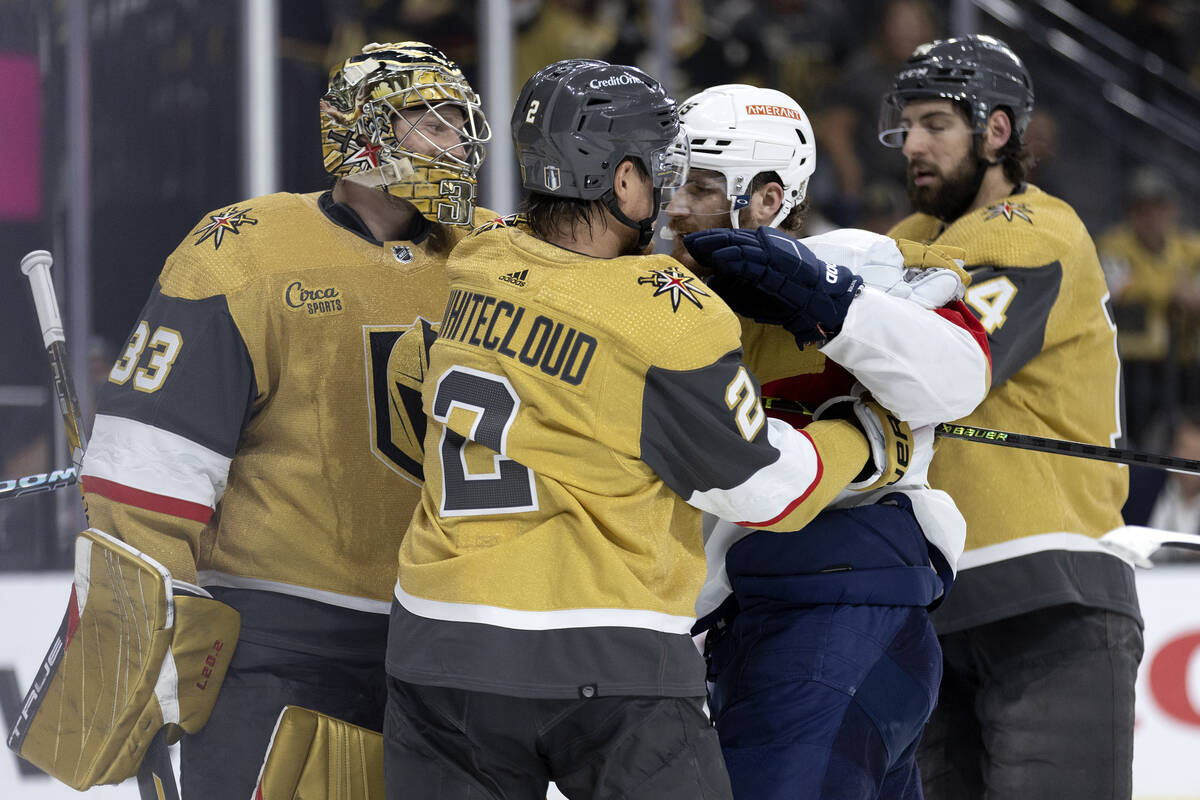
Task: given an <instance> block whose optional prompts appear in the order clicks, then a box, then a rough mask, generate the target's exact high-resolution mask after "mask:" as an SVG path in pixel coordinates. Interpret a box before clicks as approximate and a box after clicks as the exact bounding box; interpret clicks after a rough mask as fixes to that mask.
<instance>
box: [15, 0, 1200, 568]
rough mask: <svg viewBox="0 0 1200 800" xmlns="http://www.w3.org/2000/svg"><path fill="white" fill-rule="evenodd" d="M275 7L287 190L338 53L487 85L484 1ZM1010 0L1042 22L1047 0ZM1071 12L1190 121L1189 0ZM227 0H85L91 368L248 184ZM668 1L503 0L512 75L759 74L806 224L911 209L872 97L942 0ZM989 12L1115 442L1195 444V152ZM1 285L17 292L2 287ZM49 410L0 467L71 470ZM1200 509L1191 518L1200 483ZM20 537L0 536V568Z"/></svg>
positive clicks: (315, 170) (59, 23) (55, 31)
mask: <svg viewBox="0 0 1200 800" xmlns="http://www.w3.org/2000/svg"><path fill="white" fill-rule="evenodd" d="M280 5H281V17H280V25H281V39H280V55H281V60H282V73H281V87H280V90H281V97H280V109H281V114H282V115H283V119H282V125H281V130H282V131H284V132H285V133H286V136H284V137H283V140H282V142H281V144H282V153H281V156H282V165H281V166H282V174H281V178H282V186H281V188H282V189H283V190H285V191H296V192H307V191H313V190H314V189H319V188H322V187H324V186H326V185H327V184H328V178H327V176H326V175H325V172H324V170H323V168H322V164H321V162H320V160H319V158H315V157H314V156H313V154H314V153H319V152H320V144H319V141H318V136H319V130H318V126H317V124H316V118H317V116H316V111H315V103H314V98H316V97H318V96H319V95H320V94H321V92H322V91H323V90H324V87H325V84H326V81H327V78H328V74H329V69H330V67H331V66H333V65H335V64H337V63H340V62H341V61H342V60H343V59H344V58H346V57H347V56H349V55H351V54H352V53H355V52H357V51H358V48H359V47H361V45H362V43H363V42H369V41H402V40H405V39H420V40H425V41H429V42H433V43H436V44H437V45H438V46H439V47H441V48H442V49H443V50H445V51H446V52H447V53H448V54H449V55H450V56H451V57H452V58H454V59H456V60H457V61H458V62H459V64H460V65H461V66H462V68H463V71H464V72H465V73H466V75H467V76H468V78H469V79H471V80H472V82H473V83H474V84H475V85H476V86H477V87H479V86H480V85H481V84H482V81H481V76H480V75H479V69H480V47H479V40H478V31H479V14H480V13H481V12H480V9H481V6H482V4H481V3H479V2H476V0H289V2H288V3H286V4H280ZM1016 5H1018V6H1020V7H1022V8H1023V9H1025V10H1026V11H1027V12H1028V13H1029V16H1030V18H1033V16H1034V14H1033V12H1034V11H1035V10H1037V9H1036V8H1035V7H1040V6H1042V5H1044V3H1042V2H1040V0H1019V1H1018V2H1017V3H1016ZM1073 5H1074V6H1075V7H1076V8H1078V9H1079V10H1080V11H1083V12H1084V13H1086V14H1087V15H1088V16H1090V18H1091V19H1092V20H1094V21H1095V22H1097V23H1099V24H1101V25H1104V26H1106V27H1107V28H1108V29H1109V30H1110V31H1115V32H1118V33H1119V35H1120V37H1123V39H1124V40H1125V41H1127V42H1128V43H1129V44H1131V45H1133V46H1135V47H1136V48H1142V49H1143V50H1145V51H1146V52H1147V53H1149V54H1150V55H1149V56H1148V57H1147V58H1146V59H1144V60H1145V61H1146V65H1145V66H1146V67H1148V69H1144V70H1141V71H1139V72H1136V73H1133V74H1134V75H1135V76H1137V77H1136V80H1134V84H1135V85H1130V86H1129V87H1128V88H1130V89H1132V90H1134V91H1136V92H1139V93H1141V94H1142V96H1144V97H1152V96H1154V95H1155V94H1156V93H1161V87H1160V84H1161V83H1162V81H1161V80H1159V79H1158V78H1156V77H1155V76H1156V75H1157V76H1163V75H1166V76H1168V77H1169V76H1171V75H1178V76H1182V82H1183V83H1184V84H1185V85H1184V86H1183V88H1182V89H1180V88H1179V87H1175V89H1173V90H1172V91H1173V93H1172V94H1171V102H1175V103H1179V102H1190V103H1191V105H1190V106H1189V108H1188V109H1187V110H1188V113H1191V114H1192V115H1194V116H1195V117H1196V118H1198V119H1200V51H1198V50H1197V48H1196V47H1195V46H1194V42H1195V41H1196V40H1197V36H1198V35H1200V4H1198V3H1194V2H1188V1H1187V0H1140V2H1131V1H1130V0H1074V2H1073ZM52 7H54V8H58V6H57V5H56V4H46V5H44V6H43V5H41V4H39V3H34V2H31V0H0V12H2V13H3V14H4V18H5V19H6V21H7V22H8V23H11V24H7V25H6V26H5V27H6V30H5V31H4V32H3V33H0V49H4V50H8V51H15V52H22V51H24V52H35V51H37V50H38V49H39V48H40V49H42V50H43V51H44V50H45V48H46V46H47V45H46V42H47V41H49V42H50V45H49V46H50V51H49V52H51V53H52V54H57V55H62V53H63V51H64V49H65V48H66V46H67V36H66V34H65V33H64V28H63V20H62V18H61V10H59V11H55V10H52ZM240 7H241V3H239V2H235V0H212V2H201V0H177V2H173V3H170V4H157V3H145V2H142V3H138V2H133V3H130V2H124V1H123V0H96V2H92V3H89V4H88V8H89V24H90V29H91V32H92V45H91V47H92V53H91V63H92V74H91V78H92V84H91V90H92V97H91V105H92V108H93V119H92V121H91V130H92V133H91V135H92V140H93V142H94V145H93V147H94V155H93V165H92V169H93V177H92V183H91V187H90V188H91V197H92V220H91V223H92V237H93V238H92V254H91V261H92V264H93V271H94V275H95V277H94V279H93V285H94V287H95V292H96V296H95V300H94V301H93V324H94V329H95V332H96V335H97V343H96V344H95V345H91V346H93V347H95V348H96V349H101V350H104V352H102V353H101V354H100V357H99V361H100V362H102V363H111V361H112V360H113V359H114V358H115V356H116V348H117V347H118V345H119V343H120V342H121V341H122V339H123V338H124V336H125V335H126V333H127V330H126V328H127V326H128V323H129V320H130V319H132V318H133V317H134V315H135V313H136V311H137V309H138V308H139V307H140V305H141V303H142V302H143V301H144V299H145V296H146V292H147V291H148V288H149V286H150V285H151V283H152V282H153V276H154V274H155V273H156V272H157V270H158V269H159V267H160V266H161V261H162V258H163V257H164V256H165V255H166V254H167V253H168V252H170V250H171V249H172V248H173V247H174V246H175V244H176V243H177V241H176V239H175V238H174V237H176V236H178V231H179V230H180V228H181V226H182V225H186V224H187V223H186V221H187V220H191V219H194V218H195V215H196V214H197V213H198V212H199V211H200V210H201V209H206V208H212V207H215V206H217V205H219V204H220V203H222V202H227V201H228V200H229V199H230V198H234V197H239V196H241V194H242V189H241V187H240V186H239V184H238V181H239V163H238V150H237V124H238V109H239V106H238V92H239V91H240V89H241V86H242V85H243V81H242V80H241V79H240V76H239V74H238V64H239V62H238V58H237V55H236V54H237V53H238V49H237V43H238V41H239V39H238V37H239V25H240ZM667 7H668V8H669V14H670V19H669V21H667V24H666V28H665V29H664V28H663V25H662V20H660V19H658V18H657V17H655V16H654V13H653V12H654V10H655V8H656V6H655V4H652V3H649V2H645V0H555V2H548V1H547V0H516V2H514V4H513V11H514V16H515V19H514V21H515V25H516V29H517V38H516V41H515V46H514V52H515V64H514V68H513V75H512V81H513V86H520V85H521V84H522V83H523V82H524V80H525V79H526V78H527V77H528V76H529V75H531V74H532V73H533V72H534V71H535V70H537V69H538V68H539V67H541V66H543V65H544V64H547V63H550V62H553V61H555V60H558V59H561V58H566V57H594V58H601V59H605V60H609V61H613V62H619V63H630V64H638V65H640V66H643V67H646V68H650V67H651V65H652V64H654V63H658V61H657V59H656V57H655V50H654V48H655V47H656V46H657V45H658V44H660V43H662V42H667V43H668V44H669V48H670V59H669V63H670V64H671V69H670V74H666V75H660V76H658V77H660V78H661V79H662V80H663V83H664V84H665V85H667V86H668V87H669V88H670V89H671V91H672V92H673V94H674V95H675V96H676V97H680V98H682V97H687V96H689V95H690V94H692V93H694V92H695V91H697V90H699V89H701V88H703V87H707V86H711V85H716V84H721V83H735V82H742V83H751V84H756V85H760V86H768V87H772V88H776V89H779V90H782V91H784V92H786V93H788V94H789V95H791V96H793V97H794V98H795V99H796V100H797V101H799V103H800V104H801V105H802V106H803V107H804V108H805V109H806V110H807V111H808V112H809V116H810V118H811V120H812V122H813V126H814V131H815V134H816V137H817V139H818V152H819V153H821V156H820V158H821V160H820V162H819V163H818V166H817V171H816V174H815V175H814V177H813V179H812V183H811V185H810V189H809V196H810V198H811V203H812V208H811V211H810V216H809V226H810V230H809V232H811V233H815V232H819V231H820V230H823V229H826V228H829V227H842V226H853V227H860V228H866V229H868V230H874V231H880V232H883V231H886V230H888V229H889V228H890V227H891V225H892V224H894V223H895V222H896V221H897V220H899V219H900V218H902V217H903V216H905V215H906V214H907V213H908V209H909V204H908V198H907V194H906V187H905V172H904V159H903V158H902V157H901V156H900V154H899V153H897V152H896V151H895V150H889V149H886V148H884V147H882V146H881V145H880V144H879V143H878V141H877V139H876V133H877V118H878V111H879V104H880V98H881V96H882V95H883V93H884V91H885V89H886V88H887V87H888V85H889V83H890V81H891V78H892V76H893V75H894V74H895V72H896V70H897V68H898V66H899V65H901V64H902V63H903V61H904V60H905V59H906V58H907V56H908V55H909V54H910V53H911V52H912V50H913V48H914V47H916V46H917V45H918V44H920V43H922V42H926V41H930V40H932V39H935V38H938V37H941V36H945V35H947V34H948V33H950V30H949V27H950V14H951V12H952V10H953V4H952V2H951V0H757V1H752V0H723V1H720V2H718V0H673V2H671V3H669V4H668V6H667ZM979 22H980V32H983V33H995V34H997V35H1000V36H1002V37H1003V38H1005V39H1006V40H1007V41H1008V42H1009V43H1010V44H1012V45H1013V46H1014V48H1015V49H1016V50H1017V51H1018V53H1020V54H1021V55H1022V57H1023V58H1025V60H1026V62H1027V63H1028V64H1029V65H1030V67H1031V71H1032V73H1033V74H1034V75H1035V76H1038V78H1037V80H1036V81H1035V92H1036V93H1037V96H1038V111H1037V112H1036V113H1035V114H1034V117H1033V120H1032V121H1031V123H1030V125H1029V128H1028V131H1027V133H1026V137H1027V141H1028V144H1029V146H1030V148H1031V150H1032V151H1033V152H1034V153H1035V155H1036V156H1037V159H1038V163H1037V165H1036V166H1035V168H1034V171H1033V173H1032V181H1033V182H1034V183H1036V184H1038V185H1040V186H1042V187H1043V188H1045V189H1046V190H1048V191H1050V192H1051V193H1053V194H1056V195H1058V196H1060V197H1062V198H1063V199H1065V200H1067V201H1068V202H1069V203H1071V204H1072V206H1074V207H1075V208H1076V209H1077V210H1078V212H1079V214H1080V216H1081V217H1082V218H1083V220H1084V222H1085V223H1086V224H1087V225H1088V228H1089V230H1090V231H1091V233H1092V234H1093V236H1094V237H1095V238H1096V241H1097V244H1098V249H1099V250H1100V255H1101V257H1102V261H1103V264H1104V267H1105V271H1106V275H1107V277H1108V280H1109V285H1110V289H1111V297H1112V303H1113V309H1112V310H1113V314H1114V317H1115V319H1116V322H1117V324H1118V326H1119V339H1120V341H1119V347H1120V351H1121V355H1122V357H1123V360H1124V364H1125V370H1126V419H1127V431H1126V432H1127V437H1126V441H1125V446H1127V447H1134V448H1139V449H1151V450H1155V451H1157V452H1165V451H1166V450H1167V449H1169V448H1171V447H1177V448H1182V447H1184V445H1183V444H1181V443H1180V442H1182V441H1183V439H1186V438H1187V437H1182V438H1181V436H1180V435H1179V432H1180V430H1181V424H1182V423H1181V421H1182V420H1185V419H1186V418H1188V417H1189V416H1190V415H1191V412H1190V411H1189V409H1192V408H1200V233H1197V231H1196V226H1197V225H1198V224H1200V220H1198V219H1197V216H1196V211H1195V210H1194V204H1192V203H1189V202H1186V198H1188V197H1189V196H1191V195H1192V194H1194V193H1195V192H1197V191H1200V153H1198V151H1197V150H1194V149H1193V150H1187V149H1185V148H1180V147H1179V146H1178V143H1177V142H1174V141H1169V140H1166V139H1163V140H1161V141H1160V140H1159V139H1157V138H1155V137H1156V136H1157V134H1156V132H1155V131H1154V130H1153V129H1152V127H1151V126H1149V125H1146V124H1143V123H1140V122H1139V121H1138V120H1136V119H1134V118H1131V117H1130V116H1129V115H1128V114H1126V113H1124V112H1121V111H1117V110H1114V108H1113V106H1112V104H1106V103H1103V102H1100V100H1099V99H1098V98H1099V97H1100V94H1101V86H1100V84H1099V83H1097V82H1095V80H1094V77H1095V76H1093V75H1085V74H1083V73H1082V72H1079V71H1078V69H1077V66H1076V65H1072V64H1070V63H1067V62H1065V61H1064V60H1063V59H1062V58H1061V55H1060V54H1056V53H1055V52H1053V50H1052V48H1047V47H1045V46H1044V44H1042V43H1039V42H1037V41H1035V40H1034V38H1032V37H1031V36H1029V37H1027V36H1026V35H1025V33H1024V32H1022V31H1016V30H1013V29H1011V28H1006V27H1001V26H1000V23H999V22H998V21H997V20H995V19H994V18H992V17H990V16H987V15H985V14H983V13H980V14H979ZM47 29H48V30H49V33H48V35H47ZM39 42H40V43H39ZM45 64H46V66H45V67H44V69H46V70H48V73H47V74H46V75H45V76H44V78H43V96H44V97H46V98H57V99H55V100H50V99H47V100H46V101H45V103H44V105H45V108H44V109H43V111H42V114H43V125H44V130H43V133H42V138H43V140H44V142H45V144H44V147H45V152H47V153H54V152H62V151H63V149H64V142H65V132H64V128H63V126H62V125H61V124H60V120H61V114H62V98H64V97H65V96H66V92H65V75H64V70H63V61H62V59H58V58H57V57H56V58H51V59H49V60H48V61H46V62H45ZM1131 80H1132V79H1131ZM1089 81H1091V82H1090V83H1089ZM1137 84H1141V85H1137ZM1189 93H1190V94H1189ZM1189 97H1190V98H1191V100H1190V101H1189V100H1188V98H1189ZM1180 98H1183V100H1182V101H1181V100H1180ZM135 100H136V103H137V105H136V108H135V107H134V106H133V105H131V103H133V102H134V101H135ZM135 112H136V113H135ZM487 112H488V115H489V117H490V118H491V119H492V122H493V125H497V124H500V125H503V124H506V123H507V117H508V114H507V109H488V110H487ZM1139 126H1140V127H1139ZM164 131H169V135H165V134H164ZM43 163H44V164H45V169H46V175H45V177H44V179H43V185H45V186H47V187H48V189H47V192H46V193H47V195H48V199H47V200H46V201H45V205H46V210H45V212H44V214H43V219H42V220H41V221H40V222H38V223H36V224H33V225H24V227H22V226H18V225H10V224H9V223H8V222H6V221H5V220H0V244H2V245H3V249H4V251H5V252H6V253H8V255H7V256H6V258H11V256H12V254H13V253H16V252H18V251H19V252H24V250H26V249H32V248H33V247H44V246H47V243H49V242H51V237H52V236H53V235H55V231H56V230H57V229H53V228H52V226H53V225H55V224H57V223H60V222H61V221H62V218H61V208H62V204H63V202H64V201H63V197H62V195H60V194H55V192H70V191H74V190H75V189H76V188H77V187H74V186H70V185H69V184H66V183H65V182H64V181H63V177H64V176H63V174H62V173H61V170H62V168H63V164H62V163H61V162H59V161H56V160H54V159H43ZM53 187H62V188H58V189H55V188H53ZM56 215H57V216H56ZM58 235H61V233H58ZM10 250H11V252H10ZM12 271H14V272H15V270H12ZM5 280H7V277H6V278H5ZM10 282H11V281H10ZM0 291H5V292H11V291H24V289H23V287H21V288H20V289H19V290H18V289H15V288H14V287H11V286H9V284H8V283H5V282H4V280H0ZM24 313H25V309H21V310H20V313H19V314H17V315H16V316H14V317H12V318H10V319H7V320H6V321H5V324H7V325H9V326H10V327H12V328H13V329H14V330H12V331H9V330H8V329H7V328H4V329H3V330H2V331H0V332H2V333H5V334H7V335H11V336H16V335H19V334H21V332H22V331H25V329H26V328H27V327H28V326H29V325H30V324H31V323H30V321H29V320H27V319H25V318H24V317H22V316H21V315H22V314H24ZM17 328H20V330H16V329H17ZM25 332H27V331H25ZM21 358H22V359H24V360H19V362H14V364H13V365H12V368H11V369H8V370H6V376H5V378H4V379H3V380H0V383H10V382H12V383H18V384H31V385H32V384H38V383H40V382H42V381H43V379H45V378H46V372H45V366H44V364H43V360H42V359H41V357H40V355H39V353H38V352H37V350H36V348H31V349H30V350H29V352H28V353H27V354H26V355H24V356H22V357H21ZM30 414H38V415H40V416H38V420H39V422H38V423H36V424H33V423H31V421H30V420H31V419H32V417H31V416H30ZM46 418H49V419H50V420H51V421H52V420H53V416H52V414H49V413H46V412H45V411H43V410H39V409H34V410H33V411H29V413H25V412H19V413H18V411H13V413H10V414H6V422H5V424H4V426H3V429H2V432H3V435H4V442H3V443H2V446H0V454H3V456H4V460H3V461H0V477H6V476H9V475H10V474H11V475H17V474H27V473H30V472H34V471H37V469H41V468H42V465H43V464H44V467H45V468H47V469H49V468H53V467H56V466H61V464H57V463H53V462H54V461H55V459H54V458H52V457H51V456H48V455H44V454H45V453H46V451H47V450H48V448H47V446H46V442H45V434H44V433H41V434H39V433H37V431H38V430H40V429H41V428H42V427H43V426H42V425H41V420H44V419H46ZM44 427H46V428H49V423H47V425H45V426H44ZM1195 438H1197V440H1198V441H1197V443H1196V448H1197V449H1196V452H1195V454H1194V456H1193V457H1196V456H1200V437H1195ZM40 454H41V455H40ZM45 459H49V461H46V460H45ZM58 460H62V459H58ZM1136 489H1137V487H1135V490H1136ZM1197 496H1198V497H1200V490H1198V491H1197ZM1141 500H1145V497H1142V498H1141ZM1131 502H1132V501H1131ZM1131 509H1132V506H1131ZM1197 509H1198V510H1197V516H1200V500H1197ZM0 513H2V512H0ZM1196 524H1197V525H1200V522H1197V523H1196ZM3 527H4V526H3V525H2V524H0V529H3ZM10 545H12V542H8V541H7V540H6V539H5V534H4V533H3V530H0V561H2V560H3V559H2V556H3V554H4V552H5V550H6V549H7V548H9V547H10Z"/></svg>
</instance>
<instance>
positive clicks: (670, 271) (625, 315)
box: [388, 226, 867, 698]
mask: <svg viewBox="0 0 1200 800" xmlns="http://www.w3.org/2000/svg"><path fill="white" fill-rule="evenodd" d="M447 275H448V277H449V280H450V285H451V291H450V298H449V303H448V305H447V308H446V312H445V315H444V318H443V322H442V325H441V328H440V330H439V331H438V333H437V339H436V341H435V342H434V343H433V345H432V347H431V349H430V351H429V362H428V365H427V367H426V366H425V365H424V364H423V363H422V360H421V359H420V358H419V357H416V358H412V357H411V356H410V357H409V358H403V357H400V356H398V355H393V370H394V374H393V381H392V383H393V386H394V387H399V386H404V385H408V386H413V387H421V388H422V404H423V410H424V415H425V416H426V417H427V419H428V429H427V431H426V432H425V436H424V449H425V458H424V464H425V481H426V482H425V489H424V491H423V493H422V498H421V505H420V507H419V508H418V509H417V511H416V513H415V514H414V517H413V522H412V524H411V526H410V527H409V530H408V534H407V536H405V538H404V541H403V543H402V544H401V547H400V557H399V574H398V580H397V583H396V598H397V601H398V603H397V604H396V605H395V606H394V607H393V617H392V625H391V630H390V633H389V645H388V671H389V672H390V673H391V674H392V675H393V676H395V677H397V678H400V679H401V680H406V681H409V682H413V683H420V684H432V685H443V686H453V687H458V688H464V689H472V690H477V691H488V692H495V693H499V694H507V695H513V696H525V697H543V698H556V697H557V698H568V697H579V696H581V695H582V696H592V695H593V694H608V695H611V694H625V695H630V694H633V695H637V694H643V695H676V696H699V695H703V694H704V680H703V664H702V662H701V660H700V658H699V656H698V654H697V652H696V649H695V647H694V645H693V644H692V641H691V638H690V636H689V631H690V629H691V626H692V623H693V622H694V618H693V616H694V606H695V601H696V596H697V594H698V592H699V589H700V586H701V583H702V581H703V580H704V571H705V559H704V552H703V546H702V541H701V525H700V510H701V509H703V510H705V511H710V512H712V513H714V514H716V515H718V516H721V517H723V518H726V519H731V520H736V521H740V522H744V523H747V524H748V525H752V526H753V527H755V528H774V529H778V530H789V531H790V530H797V529H799V528H802V527H803V526H804V524H805V522H807V521H808V519H811V517H812V516H813V515H815V513H816V512H817V511H819V510H820V509H821V508H822V507H823V506H824V505H825V504H826V503H828V502H829V501H830V500H832V499H833V497H834V496H835V495H836V494H837V493H838V492H839V491H840V490H841V489H842V488H844V487H845V485H846V484H847V483H848V482H849V481H850V480H851V479H852V478H853V477H854V476H855V475H856V474H857V473H858V472H859V471H860V470H861V469H862V467H863V465H864V463H865V461H866V458H867V451H866V443H865V439H864V438H863V436H862V434H861V432H860V431H859V430H858V429H857V428H855V427H854V426H853V425H850V424H848V423H846V422H843V421H827V422H817V423H812V424H811V425H809V426H808V427H807V428H806V429H805V430H804V431H803V432H801V431H797V430H796V429H794V428H792V427H791V426H789V425H787V424H785V423H783V422H780V421H779V420H768V419H767V418H766V415H765V414H764V412H763V409H762V405H761V403H760V399H759V389H758V385H757V383H756V381H755V379H754V378H753V377H752V376H751V374H750V373H749V371H748V370H747V368H746V367H745V366H744V364H743V363H742V361H741V350H740V347H739V338H738V337H739V329H740V328H739V322H738V319H737V317H736V316H735V315H734V314H733V313H732V312H731V311H730V310H729V309H728V307H727V306H726V305H725V304H724V303H723V302H722V301H721V300H720V299H719V298H718V297H716V296H715V295H714V294H713V293H712V292H710V291H709V290H708V289H707V288H706V287H705V286H704V284H703V283H701V282H700V281H699V280H698V279H696V278H695V277H694V276H693V275H692V274H691V273H689V272H687V271H686V270H685V269H684V268H683V267H682V266H681V265H680V264H679V263H678V262H677V261H675V260H674V259H672V258H670V257H668V256H629V257H622V258H614V259H596V258H590V257H587V256H583V255H580V254H578V253H574V252H571V251H569V250H565V249H562V248H559V247H556V246H554V245H551V244H548V243H546V242H544V241H541V240H539V239H537V238H535V237H533V236H530V235H528V234H527V233H526V232H524V230H523V229H522V228H520V227H511V226H510V227H501V226H495V227H492V228H491V229H490V230H479V231H476V232H475V233H474V234H473V235H472V236H470V237H468V238H467V239H465V240H464V241H463V242H462V243H461V244H459V245H458V247H457V248H456V249H455V251H454V253H453V254H452V256H451V258H450V260H449V262H448V263H447ZM419 333H420V332H418V331H415V330H414V331H413V333H412V334H411V335H409V336H405V337H404V338H403V339H402V340H401V342H400V344H399V345H398V349H399V348H404V347H405V346H406V345H411V347H410V348H409V349H412V348H420V347H421V346H422V344H423V342H424V341H427V340H428V338H429V336H430V335H431V332H430V331H426V332H425V336H420V335H418V334H419ZM394 405H396V406H397V407H410V408H411V407H413V405H414V404H413V403H412V402H406V401H404V400H400V401H399V402H397V403H395V404H394Z"/></svg>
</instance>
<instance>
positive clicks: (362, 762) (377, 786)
mask: <svg viewBox="0 0 1200 800" xmlns="http://www.w3.org/2000/svg"><path fill="white" fill-rule="evenodd" d="M384 795H385V791H384V785H383V736H382V735H381V734H379V733H377V732H376V731H372V730H369V729H367V728H362V727H359V726H358V725H352V724H350V723H349V722H346V721H344V720H340V719H337V718H336V717H330V716H328V715H326V714H321V713H319V712H317V711H310V710H308V709H307V708H300V707H299V706H285V707H284V709H283V711H282V712H281V713H280V715H279V721H278V722H277V723H276V724H275V733H274V735H272V737H271V744H270V745H269V746H268V747H267V755H266V758H265V759H264V761H263V766H262V770H261V771H260V772H259V775H258V787H257V788H256V789H255V793H254V798H255V800H299V799H300V798H307V797H337V798H341V799H342V800H371V798H381V797H384Z"/></svg>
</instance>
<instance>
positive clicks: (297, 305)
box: [283, 281, 345, 317]
mask: <svg viewBox="0 0 1200 800" xmlns="http://www.w3.org/2000/svg"><path fill="white" fill-rule="evenodd" d="M283 302H285V303H287V306H288V308H290V309H292V310H293V311H304V312H306V313H307V314H308V316H310V317H319V316H327V315H330V314H340V313H342V311H344V310H345V309H344V307H343V305H342V293H341V292H339V291H338V290H337V288H336V287H334V286H324V287H319V288H309V287H307V286H305V285H304V284H302V283H301V282H300V281H292V282H291V283H289V284H288V285H287V288H286V289H284V290H283Z"/></svg>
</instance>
